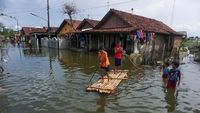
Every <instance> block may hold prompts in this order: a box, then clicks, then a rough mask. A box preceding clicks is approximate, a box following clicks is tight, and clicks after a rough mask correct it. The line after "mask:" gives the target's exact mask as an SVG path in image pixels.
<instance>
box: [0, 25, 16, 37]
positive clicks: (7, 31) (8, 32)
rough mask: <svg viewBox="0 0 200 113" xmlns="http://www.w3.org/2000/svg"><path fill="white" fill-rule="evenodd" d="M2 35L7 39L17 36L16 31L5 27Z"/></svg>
mask: <svg viewBox="0 0 200 113" xmlns="http://www.w3.org/2000/svg"><path fill="white" fill-rule="evenodd" d="M0 35H4V36H5V37H7V38H8V37H11V36H14V35H15V31H14V30H13V29H10V28H5V27H3V31H0Z"/></svg>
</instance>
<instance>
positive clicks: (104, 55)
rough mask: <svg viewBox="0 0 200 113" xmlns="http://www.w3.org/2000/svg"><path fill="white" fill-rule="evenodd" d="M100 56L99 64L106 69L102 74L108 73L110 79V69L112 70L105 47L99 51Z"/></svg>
mask: <svg viewBox="0 0 200 113" xmlns="http://www.w3.org/2000/svg"><path fill="white" fill-rule="evenodd" d="M98 58H99V65H100V68H101V69H103V70H104V73H105V74H103V75H102V76H104V75H106V76H107V77H108V80H109V75H108V74H109V71H110V67H109V65H110V62H109V59H108V54H107V52H106V51H105V50H104V49H103V47H101V48H100V50H99V52H98ZM102 82H104V77H102Z"/></svg>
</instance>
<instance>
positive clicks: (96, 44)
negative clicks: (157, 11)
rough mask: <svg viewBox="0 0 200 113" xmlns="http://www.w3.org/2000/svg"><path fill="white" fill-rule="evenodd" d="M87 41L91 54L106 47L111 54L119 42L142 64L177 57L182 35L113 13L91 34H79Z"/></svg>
mask: <svg viewBox="0 0 200 113" xmlns="http://www.w3.org/2000/svg"><path fill="white" fill-rule="evenodd" d="M76 35H82V37H85V38H86V43H85V45H86V49H87V50H88V51H92V50H98V49H99V48H100V47H104V48H105V49H106V50H107V51H110V52H111V53H112V51H113V46H114V44H115V43H116V42H117V41H118V40H120V41H121V42H122V46H123V48H124V49H125V50H126V52H127V53H128V54H137V55H138V56H140V58H141V59H142V62H146V61H155V60H162V59H164V58H166V57H169V56H174V57H177V52H178V51H177V49H178V48H179V46H180V43H181V41H182V39H183V38H182V36H183V35H182V34H180V33H178V32H176V31H174V30H173V29H171V28H170V27H168V26H167V25H166V24H164V23H163V22H161V21H158V20H155V19H150V18H147V17H143V16H138V15H135V14H131V13H127V12H123V11H119V10H115V9H111V10H110V11H109V12H108V13H107V14H106V15H105V16H104V17H103V19H102V20H101V21H100V22H99V23H98V24H97V25H96V26H95V27H94V28H93V29H91V30H85V31H79V32H76Z"/></svg>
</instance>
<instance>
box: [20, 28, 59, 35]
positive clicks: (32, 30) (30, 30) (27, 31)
mask: <svg viewBox="0 0 200 113" xmlns="http://www.w3.org/2000/svg"><path fill="white" fill-rule="evenodd" d="M57 29H58V28H57V27H50V30H51V33H55V31H56V30H57ZM47 32H48V27H43V28H36V27H22V29H21V33H22V34H23V35H26V36H28V35H30V34H31V33H47Z"/></svg>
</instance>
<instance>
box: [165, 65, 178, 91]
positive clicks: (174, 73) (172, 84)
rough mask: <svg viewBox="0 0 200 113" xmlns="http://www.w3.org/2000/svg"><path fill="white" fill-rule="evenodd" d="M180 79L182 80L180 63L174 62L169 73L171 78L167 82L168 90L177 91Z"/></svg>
mask: <svg viewBox="0 0 200 113" xmlns="http://www.w3.org/2000/svg"><path fill="white" fill-rule="evenodd" d="M180 78H181V72H180V69H179V63H178V62H172V69H170V71H169V78H168V82H167V88H168V89H169V88H170V89H175V88H176V86H177V83H178V85H179V84H180Z"/></svg>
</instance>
